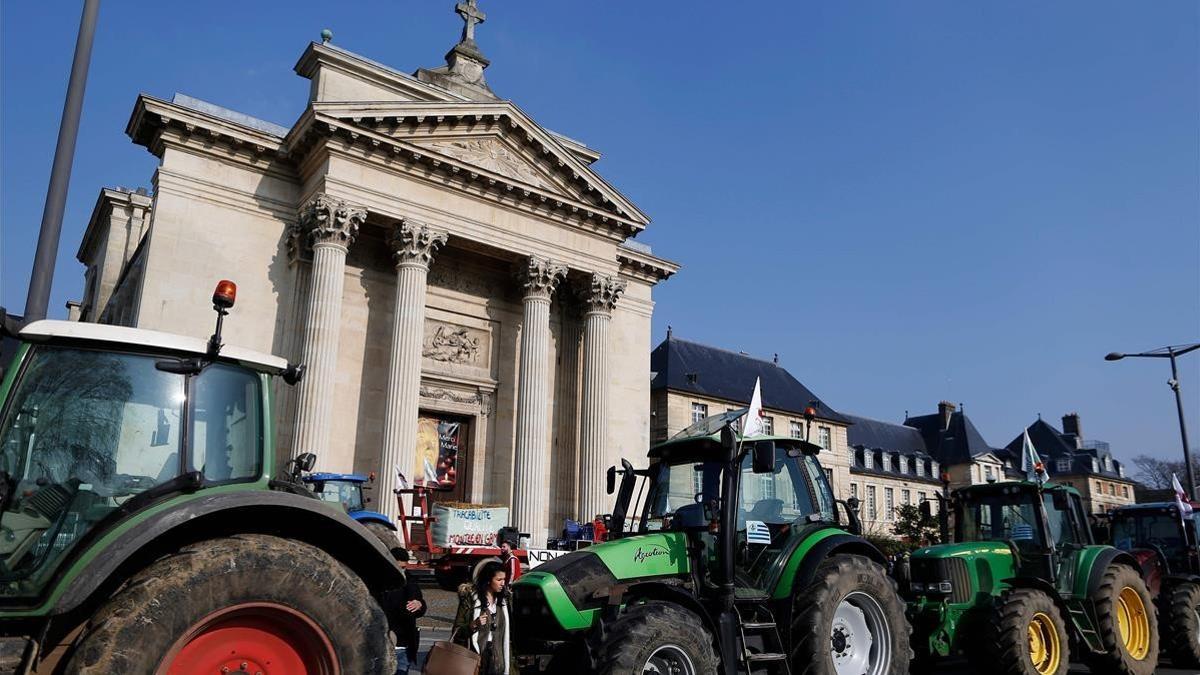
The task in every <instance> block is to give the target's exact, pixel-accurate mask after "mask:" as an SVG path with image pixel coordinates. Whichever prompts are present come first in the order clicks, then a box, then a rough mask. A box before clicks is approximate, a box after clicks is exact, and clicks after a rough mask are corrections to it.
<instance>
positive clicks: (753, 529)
mask: <svg viewBox="0 0 1200 675" xmlns="http://www.w3.org/2000/svg"><path fill="white" fill-rule="evenodd" d="M746 543H747V544H770V543H771V530H770V528H768V527H767V524H766V523H764V522H763V521H761V520H747V521H746Z"/></svg>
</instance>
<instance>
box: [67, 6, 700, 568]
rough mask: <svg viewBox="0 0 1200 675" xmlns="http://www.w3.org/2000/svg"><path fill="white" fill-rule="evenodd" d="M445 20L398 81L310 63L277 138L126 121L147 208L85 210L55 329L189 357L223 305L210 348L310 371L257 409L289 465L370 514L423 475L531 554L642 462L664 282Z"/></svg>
mask: <svg viewBox="0 0 1200 675" xmlns="http://www.w3.org/2000/svg"><path fill="white" fill-rule="evenodd" d="M457 11H459V13H460V14H462V16H463V20H464V29H463V33H462V36H461V39H460V40H459V41H458V43H457V44H456V45H454V47H453V48H452V49H451V50H450V52H449V53H448V54H447V55H446V59H445V60H446V63H445V65H443V66H439V67H436V68H421V69H418V70H416V71H415V73H414V74H409V73H407V72H403V71H400V70H397V69H395V68H392V67H390V66H386V65H384V64H382V63H379V62H378V61H375V60H372V59H370V58H368V57H366V56H363V55H360V54H356V53H354V52H352V51H350V50H348V49H345V48H343V47H342V46H339V45H336V44H334V43H333V42H332V41H331V40H330V39H329V38H328V37H324V38H323V40H322V41H321V42H319V43H312V44H309V45H308V46H307V47H306V48H304V50H303V53H302V54H301V55H300V58H299V60H298V61H297V62H296V65H295V73H296V74H297V75H299V76H300V77H303V78H306V79H307V80H309V81H310V83H311V86H310V88H309V96H308V101H307V102H306V105H305V107H304V111H303V113H302V114H301V115H300V116H299V118H298V119H296V120H295V121H293V122H291V123H290V124H276V123H272V122H267V121H263V120H259V119H255V118H253V117H251V116H248V115H245V114H242V113H239V112H236V111H232V110H228V109H226V108H223V107H220V106H218V105H214V104H212V103H209V102H205V101H200V100H197V99H195V98H191V97H188V96H184V95H175V96H174V97H170V98H160V97H158V96H154V95H150V94H142V95H141V96H139V97H138V98H137V100H136V102H134V107H133V112H132V115H131V117H130V120H129V124H128V126H127V128H126V133H127V134H128V135H129V137H130V138H131V139H132V140H133V142H134V143H135V144H137V145H140V146H142V147H144V148H145V149H146V150H148V151H149V152H151V153H153V154H154V155H155V156H156V157H157V158H158V160H159V163H158V167H157V169H156V170H155V172H154V175H153V177H152V179H151V180H152V184H153V190H151V191H149V192H145V191H130V190H124V189H106V190H103V191H102V192H101V194H100V196H99V198H98V201H97V205H96V208H95V210H94V211H93V214H92V218H91V221H90V222H89V224H88V227H87V232H86V234H85V235H84V238H83V242H82V243H81V245H80V248H79V254H78V256H79V259H80V261H81V262H82V263H83V264H84V265H85V266H86V289H85V294H84V297H83V298H82V299H81V300H80V302H79V303H78V305H77V307H76V308H75V313H76V314H77V316H78V317H79V318H81V319H82V320H85V321H101V322H108V323H116V324H122V325H130V326H138V327H144V328H152V329H160V330H168V331H173V332H178V333H183V334H187V335H193V336H197V337H204V336H206V335H208V334H209V333H210V332H211V330H212V325H211V324H212V316H211V313H210V312H209V305H210V304H211V303H210V300H209V297H210V294H211V292H212V287H213V284H214V283H215V282H216V281H217V280H218V279H222V278H228V279H232V280H234V281H236V282H237V284H238V287H239V293H238V303H237V306H236V307H235V308H234V310H233V312H232V315H231V316H230V317H229V320H228V321H227V322H226V323H225V331H226V332H225V335H226V341H227V342H228V343H231V344H238V345H242V346H246V347H249V348H253V349H257V350H262V351H268V352H272V353H275V354H278V355H281V356H285V357H287V358H289V359H291V360H294V361H303V362H304V363H305V364H306V365H307V374H306V377H305V378H304V380H303V381H302V382H301V383H300V385H299V386H298V388H296V389H295V390H292V389H291V388H283V387H282V385H281V390H280V391H279V392H278V396H277V397H276V401H277V402H279V403H281V405H279V406H278V409H279V411H280V412H279V419H278V420H277V426H278V430H279V434H278V436H279V441H280V443H279V445H280V447H281V448H283V449H284V452H285V453H290V454H298V453H301V452H306V451H311V452H315V453H317V455H318V457H319V461H318V467H319V468H321V469H324V470H333V471H359V472H366V471H375V472H377V473H378V475H379V476H380V486H379V489H378V490H377V491H376V493H375V494H376V495H389V494H391V489H392V488H393V487H394V486H395V485H396V484H397V480H398V479H397V477H396V473H397V470H398V471H399V472H401V473H403V474H405V476H406V477H407V479H409V480H424V479H426V477H427V476H429V474H430V472H432V473H433V474H434V475H433V476H432V477H431V478H429V480H430V481H431V482H432V481H437V482H438V483H439V484H440V485H443V486H444V487H446V488H447V489H446V490H445V491H444V492H441V493H439V494H440V495H441V498H443V499H453V500H465V501H473V502H489V503H501V504H509V505H511V507H512V524H513V525H515V526H517V527H518V528H520V529H521V530H523V531H526V532H530V533H531V534H532V535H533V537H532V538H533V543H534V544H535V545H538V544H542V543H544V542H545V540H546V537H547V533H548V532H550V531H554V530H557V528H558V527H559V524H560V523H561V519H562V518H565V517H580V516H585V517H586V516H591V515H592V514H595V513H600V512H604V511H607V510H608V509H607V499H606V496H605V494H604V487H603V486H604V470H605V468H606V467H607V466H608V465H609V464H611V463H613V462H614V461H615V459H616V458H615V457H614V456H613V453H614V452H616V450H615V449H624V450H628V449H630V448H645V447H647V445H648V443H649V440H650V439H649V433H650V424H649V410H648V408H647V405H646V402H647V401H648V400H649V397H650V392H649V381H648V378H647V377H646V373H647V371H648V365H649V364H648V354H649V351H650V317H651V312H652V310H653V306H654V305H653V302H652V300H651V291H652V289H653V288H654V286H655V284H657V283H659V282H660V281H663V280H664V279H666V278H667V277H669V276H671V275H672V274H673V273H674V272H675V271H676V270H677V265H675V264H674V263H672V262H670V261H668V260H665V259H663V258H660V257H658V256H656V255H654V254H653V253H652V252H651V251H650V249H649V248H648V247H646V246H644V245H639V244H638V243H637V242H635V241H634V239H633V238H634V237H635V236H636V235H637V234H638V233H639V232H641V231H642V230H643V229H645V228H646V227H647V225H648V224H649V222H650V219H649V216H647V215H646V214H645V213H643V212H642V211H641V210H640V209H639V208H638V207H637V206H636V205H635V204H633V203H632V202H631V201H630V200H629V199H628V198H627V197H625V196H624V195H623V194H622V193H621V192H620V191H618V190H617V189H616V188H615V187H613V186H612V185H611V184H609V183H608V182H607V181H605V180H604V178H602V177H601V175H600V173H599V171H598V166H597V164H598V160H599V159H600V153H599V152H598V151H597V150H596V149H594V148H591V147H588V146H587V145H585V144H584V143H582V142H580V141H577V140H574V139H572V138H569V137H567V136H564V135H562V134H559V133H556V132H554V131H552V130H550V129H547V128H545V127H543V126H541V125H540V124H538V122H537V121H536V120H535V119H533V118H532V117H531V116H530V115H529V114H528V113H526V112H525V111H524V110H522V109H521V108H520V107H519V106H518V105H517V104H516V103H514V102H512V101H508V100H505V99H504V98H503V97H502V95H501V94H500V93H497V92H493V91H492V89H491V88H490V86H489V85H488V83H487V81H486V78H485V77H484V69H485V68H487V67H488V65H489V61H488V60H487V58H486V57H484V55H483V51H482V49H481V47H480V44H479V43H478V42H477V41H476V27H477V25H478V24H479V23H480V22H482V21H483V20H484V18H485V16H484V15H483V13H482V12H481V11H480V9H479V8H478V7H477V6H476V3H475V2H474V0H470V1H469V2H463V3H459V5H458V7H457ZM282 75H283V73H281V76H282ZM181 84H182V85H184V86H186V83H181ZM382 502H383V503H382V504H380V505H379V506H380V510H382V511H385V512H387V513H389V514H390V515H393V516H394V515H395V512H396V505H395V504H393V503H391V500H390V499H383V500H382Z"/></svg>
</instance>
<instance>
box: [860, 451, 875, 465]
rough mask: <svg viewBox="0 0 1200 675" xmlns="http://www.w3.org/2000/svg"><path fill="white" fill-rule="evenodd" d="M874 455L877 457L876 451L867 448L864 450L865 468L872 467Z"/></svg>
mask: <svg viewBox="0 0 1200 675" xmlns="http://www.w3.org/2000/svg"><path fill="white" fill-rule="evenodd" d="M874 457H875V453H874V452H871V451H870V450H865V451H863V468H865V469H870V468H871V464H872V462H871V460H872V459H873V458H874Z"/></svg>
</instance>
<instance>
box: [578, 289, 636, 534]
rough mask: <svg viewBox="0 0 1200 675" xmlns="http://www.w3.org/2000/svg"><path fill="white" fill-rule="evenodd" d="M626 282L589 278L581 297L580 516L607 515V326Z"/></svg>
mask: <svg viewBox="0 0 1200 675" xmlns="http://www.w3.org/2000/svg"><path fill="white" fill-rule="evenodd" d="M623 292H625V282H624V281H621V280H619V279H615V278H613V277H608V276H604V275H602V274H593V275H592V285H591V287H590V288H588V289H587V291H586V294H585V296H584V299H585V301H586V302H587V314H586V315H585V317H584V322H585V323H584V328H583V405H582V406H581V413H582V414H581V419H580V423H579V517H581V518H591V517H593V516H595V515H597V514H601V513H607V512H608V508H607V506H608V497H607V495H606V494H605V491H604V471H605V469H606V467H605V466H604V443H605V441H607V440H608V326H609V323H611V321H612V311H613V308H614V307H616V304H617V298H619V297H621V293H623Z"/></svg>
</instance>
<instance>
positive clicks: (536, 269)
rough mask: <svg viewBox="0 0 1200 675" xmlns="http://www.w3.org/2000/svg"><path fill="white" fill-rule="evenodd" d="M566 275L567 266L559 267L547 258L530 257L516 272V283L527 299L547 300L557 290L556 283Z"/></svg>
mask: <svg viewBox="0 0 1200 675" xmlns="http://www.w3.org/2000/svg"><path fill="white" fill-rule="evenodd" d="M566 274H567V266H566V265H560V264H558V263H556V262H554V261H552V260H550V259H549V258H543V257H541V256H536V255H531V256H529V258H528V259H526V261H525V264H524V265H523V266H521V267H520V268H519V269H518V271H517V281H519V282H520V284H521V288H522V289H523V290H524V291H525V297H527V298H530V297H532V298H541V299H544V300H549V299H550V296H552V295H554V289H556V288H558V282H560V281H562V279H563V277H564V276H566Z"/></svg>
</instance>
